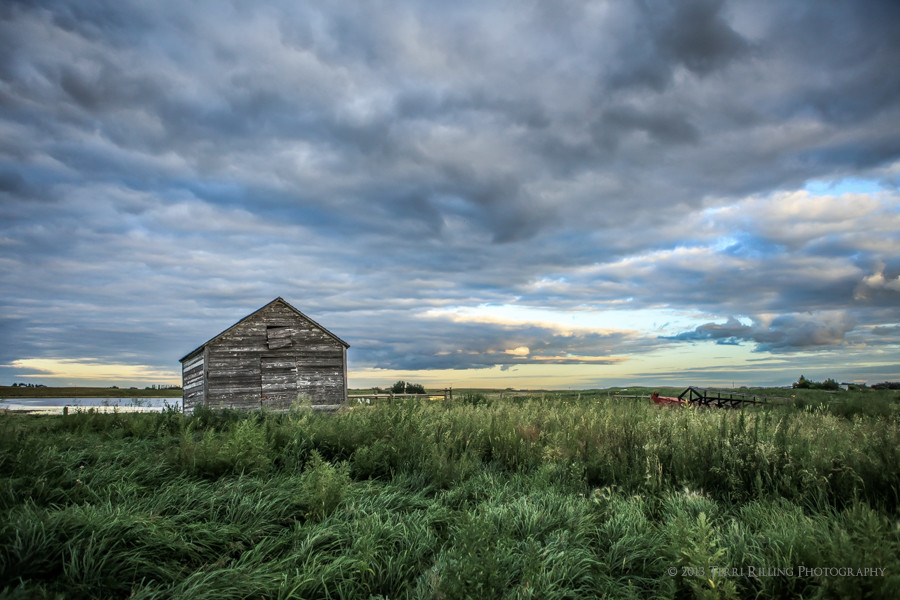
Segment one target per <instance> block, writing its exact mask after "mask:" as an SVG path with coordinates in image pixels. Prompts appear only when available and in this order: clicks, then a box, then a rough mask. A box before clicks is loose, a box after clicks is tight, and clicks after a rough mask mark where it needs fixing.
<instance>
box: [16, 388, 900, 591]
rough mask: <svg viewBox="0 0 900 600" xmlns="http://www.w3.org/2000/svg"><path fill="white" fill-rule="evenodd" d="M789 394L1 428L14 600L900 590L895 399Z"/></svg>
mask: <svg viewBox="0 0 900 600" xmlns="http://www.w3.org/2000/svg"><path fill="white" fill-rule="evenodd" d="M661 391H662V392H664V393H665V392H666V391H668V390H661ZM798 392H801V393H798ZM623 393H624V392H623ZM784 394H787V395H794V396H795V397H794V398H792V399H791V402H790V403H788V404H782V405H778V406H773V407H768V408H759V409H749V410H746V411H727V410H715V409H690V408H688V409H680V408H658V407H655V406H652V405H650V404H649V403H648V402H647V401H643V400H627V399H610V398H609V394H608V392H607V391H603V392H565V393H563V392H559V393H554V392H538V393H533V394H521V393H519V394H510V393H507V394H505V396H504V398H503V399H502V400H500V399H499V394H485V393H474V392H470V393H456V392H454V402H453V403H452V404H449V403H446V402H441V401H434V402H419V401H402V402H397V401H395V402H394V403H392V404H378V405H373V406H362V407H356V408H353V409H351V410H347V411H345V412H342V413H339V414H320V413H316V412H312V411H308V410H302V409H298V410H296V411H294V412H292V413H289V414H278V415H276V414H260V413H255V414H251V415H241V414H237V413H230V412H224V413H211V412H208V411H203V410H201V411H198V412H197V413H196V414H195V415H193V416H192V417H189V418H185V417H184V416H182V415H181V414H180V413H177V412H171V411H170V412H164V413H161V414H92V413H78V414H74V415H69V416H67V417H36V416H28V415H13V414H9V415H3V416H0V511H2V520H0V524H2V525H0V595H2V596H3V597H5V598H56V597H64V598H82V597H84V598H91V597H96V598H115V597H122V598H125V597H128V598H191V599H193V598H363V599H366V598H441V599H454V598H594V597H611V598H691V597H700V598H747V597H765V598H769V597H775V598H794V597H805V598H811V597H833V598H849V597H853V598H863V597H871V598H893V597H896V590H897V589H898V588H900V520H898V517H900V427H898V420H900V403H898V394H897V392H888V391H885V392H867V393H855V394H850V393H846V394H845V395H826V394H823V393H821V392H814V391H806V390H800V391H789V392H783V393H782V395H784ZM814 568H820V569H821V568H825V569H833V570H832V571H818V572H817V571H808V572H807V571H803V570H801V569H814ZM835 569H841V570H840V571H838V570H835ZM848 569H849V570H848ZM857 569H883V571H869V572H863V571H857ZM670 573H672V574H670ZM817 573H818V574H817Z"/></svg>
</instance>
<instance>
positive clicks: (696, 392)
mask: <svg viewBox="0 0 900 600" xmlns="http://www.w3.org/2000/svg"><path fill="white" fill-rule="evenodd" d="M650 399H651V400H653V403H654V404H659V405H660V406H672V405H675V406H711V407H715V408H739V407H740V406H743V405H746V404H765V403H766V401H767V400H770V399H771V398H767V397H765V396H757V395H755V394H742V393H739V392H729V391H722V390H707V389H704V388H698V387H694V386H691V387H689V388H688V389H686V390H684V391H683V392H681V393H680V394H679V395H678V397H677V398H673V397H671V396H660V395H659V392H653V395H652V396H650Z"/></svg>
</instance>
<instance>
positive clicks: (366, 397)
mask: <svg viewBox="0 0 900 600" xmlns="http://www.w3.org/2000/svg"><path fill="white" fill-rule="evenodd" d="M401 398H418V399H420V400H453V388H444V389H443V390H441V391H440V392H437V393H433V394H394V393H392V392H387V393H381V394H348V395H347V400H348V403H349V404H350V406H353V405H354V404H357V405H358V404H371V403H372V401H373V400H374V401H376V402H377V401H379V400H380V401H384V400H387V402H388V404H392V403H393V402H394V399H401Z"/></svg>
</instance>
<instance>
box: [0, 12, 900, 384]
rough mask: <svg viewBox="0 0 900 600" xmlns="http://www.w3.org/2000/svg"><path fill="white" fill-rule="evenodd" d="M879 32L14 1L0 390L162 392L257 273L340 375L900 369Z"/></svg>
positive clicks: (886, 22) (644, 377)
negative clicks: (320, 327)
mask: <svg viewBox="0 0 900 600" xmlns="http://www.w3.org/2000/svg"><path fill="white" fill-rule="evenodd" d="M898 27H900V4H898V3H896V2H893V1H884V2H877V1H868V0H866V1H862V2H859V1H852V2H851V1H849V0H847V1H843V2H841V1H835V2H828V3H821V2H812V1H811V0H810V1H797V2H789V3H785V2H774V1H772V2H768V1H765V0H763V1H759V2H728V1H724V0H722V1H715V0H688V1H674V0H672V1H663V0H647V1H643V2H635V3H624V2H608V1H596V2H575V1H572V2H569V1H564V2H554V3H520V4H516V3H512V4H510V3H508V2H497V3H492V2H458V3H450V4H447V3H437V2H424V1H423V2H400V3H390V4H384V3H377V2H365V1H364V2H329V3H324V4H315V3H313V4H308V3H297V2H263V3H256V2H241V1H234V2H196V3H183V2H168V1H161V2H152V3H146V2H130V1H127V0H125V1H117V2H108V1H102V0H81V1H78V2H74V1H73V2H66V1H49V0H48V1H44V2H41V1H34V2H6V3H4V4H3V6H2V7H0V286H2V289H3V293H2V295H0V311H2V313H0V336H2V343H0V376H2V377H3V378H4V379H7V380H9V381H6V382H0V383H9V382H11V381H13V380H15V381H44V382H48V383H49V382H52V381H59V380H60V379H66V380H67V381H69V380H71V381H75V380H77V379H78V378H79V375H78V367H79V365H80V366H81V367H82V371H81V372H82V373H83V374H84V376H83V377H84V378H93V379H97V378H100V377H101V376H100V375H97V373H104V375H103V376H102V377H105V378H106V379H109V378H110V377H111V376H110V375H109V370H108V369H107V370H104V368H105V367H103V368H102V366H103V365H120V366H122V368H121V369H119V371H120V372H121V373H123V376H122V377H123V380H126V379H127V380H129V381H135V382H137V381H147V382H151V381H152V382H158V381H168V382H173V383H174V382H178V381H179V373H178V372H177V369H178V364H177V360H178V358H180V357H181V356H182V355H183V354H184V353H186V352H187V351H189V350H191V349H193V348H194V347H196V346H198V345H199V344H200V343H202V342H203V341H205V340H206V339H208V338H209V337H211V336H213V335H215V334H216V333H218V332H219V331H221V330H222V329H225V328H226V327H228V326H229V325H231V324H232V323H233V322H234V321H236V320H237V319H239V318H241V317H242V316H244V315H246V314H248V313H249V312H251V311H253V310H255V309H256V308H259V307H260V306H262V305H263V304H265V303H266V302H268V301H269V300H271V299H272V298H274V297H276V296H283V297H284V298H285V299H287V300H288V301H289V302H291V303H293V304H294V305H296V306H297V307H298V308H300V309H301V310H303V311H304V312H306V313H307V314H309V315H310V316H312V317H313V318H315V319H316V320H317V321H319V322H321V323H322V324H324V325H326V326H327V327H329V328H330V329H332V330H333V331H334V332H335V333H337V334H338V335H339V336H341V337H342V338H343V339H345V340H347V341H348V342H349V343H350V344H351V349H350V353H349V359H350V380H351V381H350V384H351V386H353V385H365V384H367V383H379V382H382V381H386V380H390V378H392V377H394V376H399V375H403V376H404V377H406V378H413V379H415V378H417V377H418V378H421V379H423V380H428V381H431V382H443V383H453V382H454V381H455V382H463V381H464V382H476V381H478V377H479V374H483V375H484V376H485V379H484V381H488V380H490V381H491V382H492V383H495V384H497V385H502V386H503V387H506V386H507V385H508V386H513V387H519V386H524V385H527V383H522V382H539V383H540V384H541V385H545V386H555V387H565V386H569V385H603V384H604V383H617V382H640V381H650V382H654V381H662V380H666V381H669V380H675V379H678V380H682V379H685V380H686V379H691V378H694V379H691V380H692V381H695V380H696V377H699V376H700V375H698V371H696V369H701V370H702V373H705V375H703V376H705V377H713V375H710V374H711V373H719V374H720V375H721V377H720V379H721V380H725V379H727V380H729V381H731V380H733V379H734V378H735V377H736V378H737V379H739V380H740V381H742V382H745V383H753V382H761V383H778V382H781V383H787V382H789V381H790V380H791V379H796V377H797V376H798V375H799V374H800V369H805V371H804V372H805V373H807V375H809V374H810V373H813V372H815V371H814V369H817V368H818V369H821V370H822V372H823V373H824V372H828V373H833V376H835V377H838V378H844V379H850V378H854V377H855V378H859V379H864V380H865V379H868V380H872V379H878V380H883V379H887V378H891V377H894V378H898V377H900V367H898V364H900V233H898V232H900V192H898V185H900V72H898V69H897V68H896V61H897V57H898V56H900V36H897V35H896V31H897V30H898ZM717 352H726V354H716V353H717ZM759 360H764V361H770V362H767V363H763V364H766V365H770V366H772V365H775V364H777V365H779V367H778V369H780V370H778V369H775V368H774V366H773V367H772V369H773V370H772V371H770V372H769V373H768V374H767V373H766V372H765V371H764V370H761V369H760V368H758V365H759V364H760V363H756V362H754V361H759ZM829 369H831V370H830V371H829ZM679 372H681V373H684V377H679V376H678V375H677V374H678V373H679ZM775 372H777V375H772V373H775ZM126 374H127V375H126ZM538 374H540V377H542V378H543V379H540V380H538V379H536V378H537V377H538ZM735 374H737V375H736V376H735ZM488 377H489V378H490V379H488ZM529 377H532V378H531V379H528V378H529ZM387 382H389V381H387Z"/></svg>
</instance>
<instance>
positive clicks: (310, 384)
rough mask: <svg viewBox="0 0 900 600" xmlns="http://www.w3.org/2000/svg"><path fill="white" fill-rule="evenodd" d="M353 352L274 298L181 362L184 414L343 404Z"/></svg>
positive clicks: (325, 331) (344, 343)
mask: <svg viewBox="0 0 900 600" xmlns="http://www.w3.org/2000/svg"><path fill="white" fill-rule="evenodd" d="M349 347H350V345H349V344H348V343H347V342H345V341H343V340H342V339H340V338H339V337H337V336H336V335H334V334H333V333H331V332H330V331H328V330H327V329H325V328H324V327H322V326H321V325H319V324H318V323H316V322H315V321H314V320H312V319H310V318H309V317H307V316H306V315H304V314H303V313H302V312H300V311H299V310H297V309H296V308H294V307H293V306H291V305H290V304H289V303H288V302H287V301H285V300H284V299H283V298H280V297H279V298H276V299H275V300H272V301H271V302H270V303H268V304H266V305H265V306H263V307H262V308H260V309H259V310H257V311H256V312H253V313H251V314H250V315H247V316H246V317H244V318H243V319H241V320H240V321H238V322H237V323H235V324H234V325H232V326H231V327H229V328H228V329H226V330H225V331H223V332H222V333H220V334H218V335H217V336H215V337H213V338H212V339H210V340H209V341H207V342H206V343H204V344H203V345H201V346H200V347H198V348H196V349H195V350H193V351H191V352H189V353H188V354H186V355H185V356H184V357H183V358H182V359H181V363H182V374H183V384H184V410H185V412H191V411H193V409H194V407H195V406H198V405H201V404H204V405H206V406H209V407H211V408H240V409H255V408H270V409H275V410H281V409H286V408H288V407H290V406H291V404H292V403H293V402H295V401H296V400H297V399H298V397H299V398H300V399H304V400H306V399H308V400H309V401H310V402H311V403H313V404H342V403H345V402H346V397H347V348H349Z"/></svg>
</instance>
